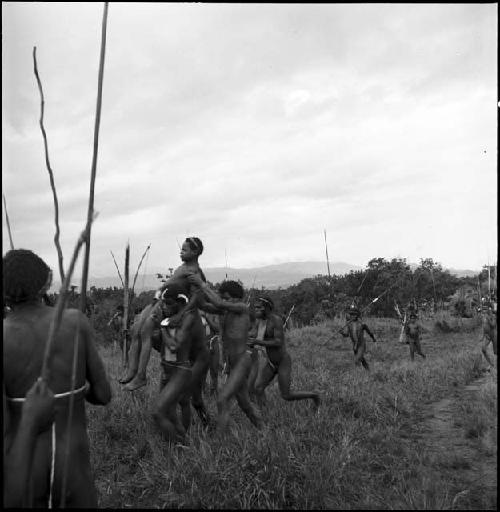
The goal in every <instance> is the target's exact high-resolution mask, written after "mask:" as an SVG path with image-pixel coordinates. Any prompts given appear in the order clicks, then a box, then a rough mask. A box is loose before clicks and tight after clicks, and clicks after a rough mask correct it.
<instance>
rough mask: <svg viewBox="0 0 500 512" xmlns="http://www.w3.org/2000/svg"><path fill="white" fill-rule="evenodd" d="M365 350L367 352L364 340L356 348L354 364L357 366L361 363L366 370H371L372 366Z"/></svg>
mask: <svg viewBox="0 0 500 512" xmlns="http://www.w3.org/2000/svg"><path fill="white" fill-rule="evenodd" d="M365 352H366V343H365V342H362V343H360V344H358V346H357V347H356V349H355V350H354V364H355V365H356V366H359V365H360V364H361V365H362V366H363V368H364V369H365V370H368V371H370V366H369V364H368V361H367V360H366V359H365Z"/></svg>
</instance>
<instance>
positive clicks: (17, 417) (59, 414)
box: [3, 249, 111, 508]
mask: <svg viewBox="0 0 500 512" xmlns="http://www.w3.org/2000/svg"><path fill="white" fill-rule="evenodd" d="M51 280H52V272H51V270H50V268H49V267H48V266H47V264H46V263H45V262H44V261H43V260H42V259H41V258H39V257H38V256H37V255H36V254H35V253H33V252H32V251H28V250H25V249H17V250H11V251H9V252H8V253H7V254H6V255H5V256H4V258H3V292H4V295H5V298H6V299H7V300H8V302H9V304H10V306H11V307H12V312H11V313H10V314H9V315H8V316H7V317H6V318H5V319H4V322H3V379H4V385H5V395H6V401H7V413H8V415H9V428H8V430H7V432H5V433H4V446H10V445H11V444H12V443H13V442H14V440H15V438H16V435H18V433H19V430H20V429H21V428H22V423H23V420H22V412H23V405H24V404H26V402H27V400H28V396H27V395H28V392H29V390H30V389H31V388H32V386H33V384H34V383H35V382H36V381H37V380H38V378H39V377H40V376H41V372H42V366H43V361H44V354H45V341H46V340H47V339H48V338H49V331H50V327H51V324H52V321H53V320H54V315H55V313H56V309H55V308H53V307H48V306H46V305H45V304H44V303H43V299H42V297H43V295H44V294H45V293H46V291H47V290H48V289H49V287H50V284H51ZM75 345H76V350H77V354H78V356H77V367H76V374H75V382H74V384H75V387H74V390H73V391H71V389H72V387H73V386H72V366H73V349H74V347H75ZM49 365H50V366H49V367H50V376H49V379H48V382H47V383H46V384H47V386H48V387H49V388H50V389H51V390H52V392H53V393H54V398H55V417H54V423H53V424H52V428H51V429H49V430H46V431H44V432H41V433H40V434H39V435H38V437H37V438H36V441H35V443H36V445H35V449H34V455H33V463H32V471H31V479H32V486H31V492H30V495H29V496H26V498H27V500H28V504H32V505H33V506H34V507H38V508H40V507H41V508H47V507H48V505H49V504H50V502H51V501H52V503H57V504H59V502H60V500H61V494H60V492H61V484H62V479H63V467H64V462H65V458H64V454H65V451H66V439H67V436H69V435H70V436H71V442H70V445H69V464H68V470H67V471H68V472H67V489H66V491H67V496H66V505H67V506H68V507H84V508H96V507H97V493H96V489H95V486H94V478H93V475H92V471H91V467H90V452H89V441H88V435H87V427H86V425H87V418H86V413H85V401H87V402H89V403H91V404H94V405H106V404H107V403H108V402H109V401H110V400H111V387H110V385H109V381H108V378H107V376H106V371H105V369H104V365H103V363H102V361H101V358H100V357H99V354H98V352H97V349H96V346H95V343H94V334H93V332H92V328H91V326H90V323H89V321H88V319H87V317H86V316H85V314H83V313H82V312H81V311H79V310H77V309H64V310H63V313H62V319H61V324H60V328H59V331H58V334H57V336H56V337H55V339H54V345H53V350H52V358H51V360H50V361H49ZM87 383H88V384H87ZM70 395H74V408H73V417H72V422H71V424H70V425H69V427H68V407H69V396H70ZM50 475H53V480H52V479H49V476H50Z"/></svg>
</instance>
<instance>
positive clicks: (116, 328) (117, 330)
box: [108, 304, 123, 351]
mask: <svg viewBox="0 0 500 512" xmlns="http://www.w3.org/2000/svg"><path fill="white" fill-rule="evenodd" d="M108 327H111V331H112V333H113V348H114V349H116V345H117V343H118V344H119V345H120V349H121V350H122V351H123V336H122V335H121V334H122V329H123V305H122V304H119V305H118V306H117V307H116V311H115V313H114V315H113V316H112V317H111V318H110V320H109V322H108Z"/></svg>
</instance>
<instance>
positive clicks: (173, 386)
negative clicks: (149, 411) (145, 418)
mask: <svg viewBox="0 0 500 512" xmlns="http://www.w3.org/2000/svg"><path fill="white" fill-rule="evenodd" d="M190 373H191V372H190V371H188V370H186V369H183V368H176V369H175V372H174V374H173V375H172V377H171V379H170V381H169V382H168V383H167V385H166V386H165V388H164V389H163V391H162V392H161V393H160V396H159V397H158V402H157V407H156V412H155V413H154V414H153V417H154V419H155V421H156V423H157V424H158V426H159V427H160V430H161V431H162V433H163V434H164V435H165V436H166V437H167V439H169V440H178V439H179V438H182V437H183V436H184V434H185V433H186V430H185V429H184V427H183V425H182V424H181V423H180V422H179V418H178V417H177V403H178V402H179V400H180V399H181V397H182V394H183V393H184V392H185V391H186V388H187V387H188V386H189V381H190V378H191V375H190Z"/></svg>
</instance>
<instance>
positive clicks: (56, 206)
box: [33, 46, 92, 283]
mask: <svg viewBox="0 0 500 512" xmlns="http://www.w3.org/2000/svg"><path fill="white" fill-rule="evenodd" d="M33 68H34V72H35V77H36V82H37V84H38V90H39V91H40V121H39V124H40V129H41V130H42V137H43V146H44V148H45V165H46V166H47V171H49V179H50V188H51V189H52V196H53V198H54V222H55V225H56V232H55V235H54V244H55V246H56V251H57V259H58V261H59V274H60V276H61V283H62V282H63V281H64V268H63V254H62V249H61V244H60V243H59V234H60V230H59V202H58V200H57V192H56V185H55V183H54V174H53V172H52V168H51V167H50V160H49V147H48V143H47V134H46V133H45V127H44V126H43V113H44V110H45V108H44V107H45V99H44V97H43V89H42V82H41V81H40V77H39V76H38V67H37V63H36V46H34V47H33ZM88 218H90V219H91V218H92V216H90V217H88Z"/></svg>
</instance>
